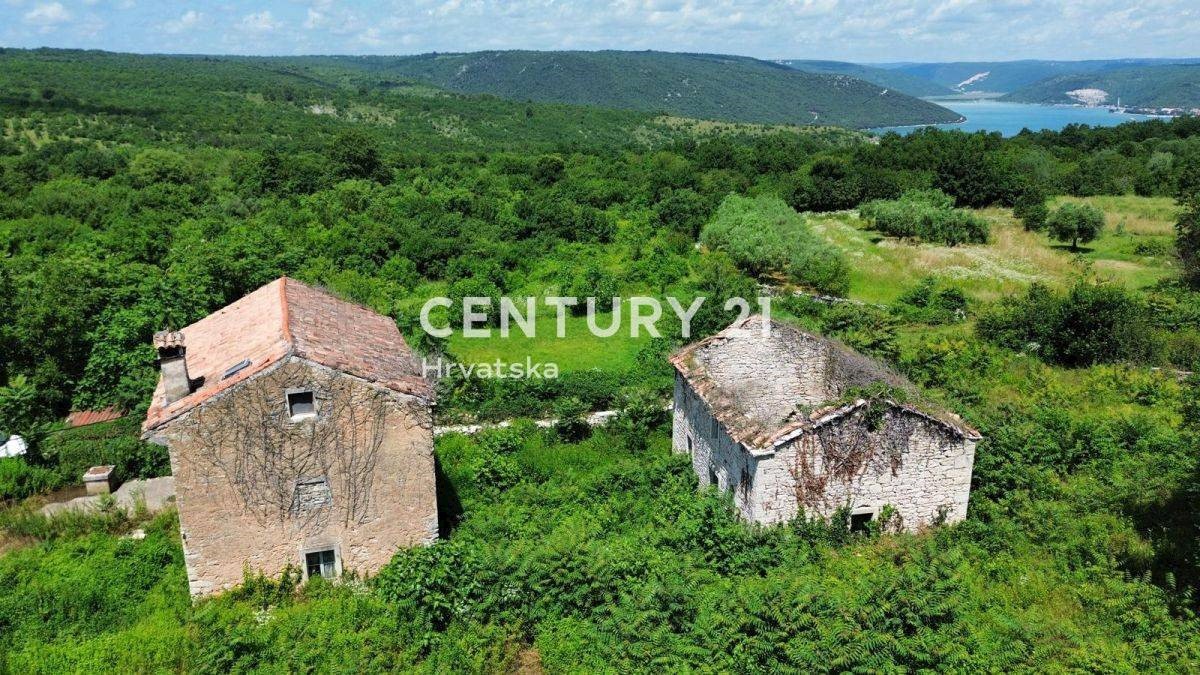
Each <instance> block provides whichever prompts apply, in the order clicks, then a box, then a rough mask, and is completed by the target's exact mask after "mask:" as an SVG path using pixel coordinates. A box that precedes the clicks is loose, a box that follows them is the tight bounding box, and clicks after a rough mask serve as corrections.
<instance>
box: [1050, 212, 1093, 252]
mask: <svg viewBox="0 0 1200 675" xmlns="http://www.w3.org/2000/svg"><path fill="white" fill-rule="evenodd" d="M1046 225H1047V226H1048V228H1049V230H1050V236H1051V237H1053V238H1054V239H1056V240H1058V241H1061V242H1068V241H1069V242H1071V249H1072V250H1078V249H1079V242H1083V243H1085V244H1086V243H1087V242H1089V241H1092V240H1093V239H1095V238H1096V236H1097V235H1099V234H1100V230H1102V229H1104V212H1103V211H1101V210H1100V209H1098V208H1096V207H1094V206H1091V205H1090V204H1071V203H1067V204H1063V205H1062V206H1060V207H1058V208H1057V209H1055V211H1054V213H1052V214H1050V218H1049V219H1047V220H1046Z"/></svg>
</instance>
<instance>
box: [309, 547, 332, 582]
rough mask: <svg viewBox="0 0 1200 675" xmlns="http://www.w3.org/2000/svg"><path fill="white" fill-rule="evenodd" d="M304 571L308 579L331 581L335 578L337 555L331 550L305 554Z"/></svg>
mask: <svg viewBox="0 0 1200 675" xmlns="http://www.w3.org/2000/svg"><path fill="white" fill-rule="evenodd" d="M304 570H305V572H306V573H307V576H308V578H309V579H312V578H313V577H325V578H326V579H332V578H334V577H336V576H337V554H336V553H335V552H334V550H333V549H326V550H324V551H312V552H310V553H305V554H304Z"/></svg>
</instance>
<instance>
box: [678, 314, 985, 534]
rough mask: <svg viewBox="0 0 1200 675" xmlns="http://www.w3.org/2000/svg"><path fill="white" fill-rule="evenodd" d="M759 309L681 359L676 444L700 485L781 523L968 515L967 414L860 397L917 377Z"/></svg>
mask: <svg viewBox="0 0 1200 675" xmlns="http://www.w3.org/2000/svg"><path fill="white" fill-rule="evenodd" d="M766 328H767V329H769V330H767V331H764V321H763V319H762V317H760V316H752V317H749V318H746V319H743V320H741V321H738V322H735V323H734V324H733V325H731V326H729V327H728V328H726V329H725V330H723V331H721V332H720V333H718V334H716V335H714V336H712V337H709V338H707V339H705V340H701V341H699V342H696V343H694V344H692V345H689V346H687V347H685V348H684V349H682V350H681V351H680V352H678V353H677V354H676V355H675V356H673V357H672V359H671V361H672V363H673V364H674V366H675V369H676V377H675V402H674V422H673V425H674V429H673V435H674V438H673V444H674V448H675V450H676V451H677V452H685V453H688V454H689V455H690V456H691V458H692V466H693V468H694V469H695V471H696V475H697V476H699V478H700V484H701V486H707V485H715V486H717V487H718V488H719V489H721V490H724V491H728V492H732V493H733V501H734V504H735V506H736V507H737V509H738V510H739V511H740V512H741V515H742V516H743V517H744V518H745V519H746V520H749V521H752V522H756V523H764V524H771V523H780V522H785V521H788V520H790V519H792V518H795V517H796V516H797V515H798V514H799V513H800V512H801V511H803V513H804V514H806V516H808V517H813V516H820V517H829V516H830V515H832V514H833V512H834V511H836V510H837V509H839V508H842V507H845V508H848V509H850V514H851V525H852V527H854V528H860V527H863V526H865V525H866V523H868V522H869V521H871V520H872V519H874V518H877V517H878V516H879V515H880V512H881V510H882V509H883V508H884V507H885V506H888V505H890V506H892V507H894V509H895V513H896V515H897V516H898V520H897V521H895V522H894V523H893V526H895V527H897V528H898V529H907V530H912V529H917V528H920V527H923V526H926V525H930V524H935V523H940V522H953V521H957V520H961V519H963V518H964V517H966V513H967V499H968V497H969V495H970V486H971V470H972V465H973V462H974V456H975V443H976V442H977V441H978V440H979V439H980V436H979V434H978V432H976V431H974V430H973V429H971V428H970V427H968V426H967V425H965V424H964V423H963V422H962V421H961V420H959V419H958V418H957V417H955V416H953V415H951V414H949V413H945V412H941V411H930V410H925V409H921V408H918V407H917V406H915V405H912V404H909V403H903V402H900V401H899V400H897V399H903V398H904V397H902V396H898V395H897V396H884V397H882V398H881V399H877V400H868V399H865V398H861V397H858V396H856V393H857V392H860V391H861V388H863V387H866V386H869V385H872V384H873V383H880V382H881V383H883V384H885V385H890V387H892V389H888V390H887V391H897V392H899V391H905V390H907V391H910V392H911V391H912V387H911V385H909V384H908V383H907V382H905V381H904V380H903V379H902V378H900V377H899V376H898V375H896V374H894V373H893V372H891V371H890V370H888V369H887V368H886V367H884V366H882V365H880V364H878V363H876V362H875V361H873V360H871V359H869V358H867V357H864V356H862V355H860V354H857V353H855V352H853V351H851V350H849V349H847V348H846V347H844V346H842V345H839V344H837V343H834V342H832V341H830V340H828V339H826V338H822V337H819V336H816V335H812V334H809V333H806V332H804V331H802V330H800V329H798V328H796V327H794V326H790V325H787V324H784V323H780V322H776V321H771V322H768V324H767V326H766Z"/></svg>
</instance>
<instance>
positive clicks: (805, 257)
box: [700, 195, 850, 294]
mask: <svg viewBox="0 0 1200 675" xmlns="http://www.w3.org/2000/svg"><path fill="white" fill-rule="evenodd" d="M700 242H701V243H703V244H704V245H705V246H707V247H709V248H710V249H716V250H721V251H725V252H727V253H728V254H729V256H730V257H731V258H732V259H733V262H734V264H736V265H737V266H738V267H739V268H741V269H743V270H745V271H746V272H748V273H750V274H753V275H756V276H763V275H767V274H772V273H784V274H787V276H788V277H789V278H790V279H791V280H792V281H794V282H796V283H798V284H801V285H804V286H809V287H811V288H814V289H816V290H818V291H821V292H823V293H834V294H844V293H845V292H846V291H847V290H848V289H849V287H850V273H849V268H848V267H847V266H846V262H845V260H844V258H843V257H842V255H841V253H840V252H839V251H838V250H837V249H836V248H834V247H833V246H830V245H829V244H827V243H825V242H824V241H822V240H821V239H820V238H819V237H818V236H817V235H816V234H815V233H813V231H812V229H811V228H810V227H809V226H808V224H807V223H806V222H805V220H804V218H803V216H801V215H800V214H798V213H796V212H795V211H794V210H792V209H791V208H790V207H789V206H788V205H787V204H785V203H784V202H783V200H781V199H778V198H775V197H756V198H750V197H741V196H739V195H729V196H728V197H726V198H725V200H724V201H722V202H721V206H720V207H719V208H718V209H717V212H716V214H715V215H714V216H713V219H712V220H711V221H710V222H709V223H708V224H707V225H705V226H704V229H703V230H702V231H701V233H700Z"/></svg>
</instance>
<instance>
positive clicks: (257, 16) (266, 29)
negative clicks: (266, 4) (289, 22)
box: [236, 9, 283, 34]
mask: <svg viewBox="0 0 1200 675" xmlns="http://www.w3.org/2000/svg"><path fill="white" fill-rule="evenodd" d="M282 26H283V24H281V23H279V22H278V21H276V20H275V17H274V16H272V15H271V10H269V9H264V10H263V11H261V12H255V13H253V14H247V15H246V16H243V17H242V20H241V21H239V22H238V23H237V26H236V28H237V29H238V30H241V31H244V32H247V33H258V34H263V33H271V32H273V31H275V30H276V29H278V28H280V27H282Z"/></svg>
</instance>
